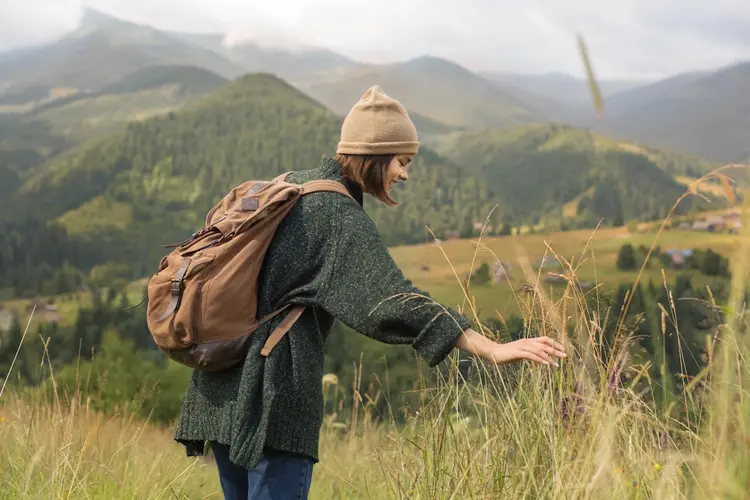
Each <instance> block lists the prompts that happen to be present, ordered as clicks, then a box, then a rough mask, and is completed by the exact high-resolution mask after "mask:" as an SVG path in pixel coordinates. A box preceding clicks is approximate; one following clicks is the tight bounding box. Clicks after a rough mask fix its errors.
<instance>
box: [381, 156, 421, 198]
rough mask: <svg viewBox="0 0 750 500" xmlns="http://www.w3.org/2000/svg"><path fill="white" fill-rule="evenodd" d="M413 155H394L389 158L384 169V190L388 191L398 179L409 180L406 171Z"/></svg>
mask: <svg viewBox="0 0 750 500" xmlns="http://www.w3.org/2000/svg"><path fill="white" fill-rule="evenodd" d="M413 158H414V155H396V156H394V157H393V160H391V163H390V165H388V169H387V170H386V171H385V180H384V182H385V186H384V187H385V192H386V193H389V192H390V191H391V188H392V187H393V186H394V184H396V183H397V182H399V181H404V182H406V181H407V180H409V174H408V173H407V172H406V170H407V168H408V167H409V164H410V163H411V160H412V159H413Z"/></svg>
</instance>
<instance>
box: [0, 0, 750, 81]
mask: <svg viewBox="0 0 750 500" xmlns="http://www.w3.org/2000/svg"><path fill="white" fill-rule="evenodd" d="M86 3H87V4H88V5H90V6H91V7H94V8H96V9H99V10H101V11H103V12H106V13H108V14H111V15H114V16H117V17H120V18H123V19H127V20H129V21H134V22H138V23H144V24H149V25H152V26H154V27H157V28H162V29H170V30H183V31H190V32H221V33H225V34H227V36H228V39H229V40H241V39H259V40H260V41H263V42H266V43H269V44H274V45H286V46H296V45H299V44H307V45H318V46H323V47H327V48H329V49H332V50H335V51H338V52H340V53H342V54H344V55H347V56H350V57H353V58H355V59H359V60H362V61H366V62H388V61H397V60H405V59H408V58H411V57H415V56H419V55H423V54H432V55H436V56H441V57H446V58H448V59H452V60H454V61H456V62H458V63H460V64H463V65H465V66H467V67H469V68H471V69H474V70H500V71H516V72H529V73H543V72H549V71H562V72H566V73H570V74H574V75H582V68H581V63H580V60H579V58H578V53H577V48H576V38H575V37H576V34H577V33H579V32H580V33H581V34H583V35H584V37H585V39H586V41H587V43H588V45H589V51H590V55H591V57H592V60H593V63H594V68H595V71H596V73H597V76H599V77H602V78H613V77H614V78H617V77H649V78H656V77H662V76H668V75H670V74H673V73H676V72H681V71H689V70H693V69H713V68H717V67H721V66H724V65H727V64H731V63H733V62H736V61H738V60H743V59H748V60H750V0H616V1H602V0H453V1H448V0H380V1H373V0H369V1H367V2H364V1H360V0H307V1H303V0H267V1H262V2H258V1H257V0H242V1H241V0H89V1H88V2H86ZM251 4H252V5H251ZM605 5H606V6H605ZM82 9H83V2H81V1H79V0H0V50H4V49H9V48H13V47H18V46H23V45H26V44H31V43H38V42H41V41H45V40H48V39H51V38H54V37H57V36H60V35H62V34H64V33H66V32H68V31H70V30H72V29H74V28H75V27H76V25H77V23H78V19H79V16H80V14H81V12H82Z"/></svg>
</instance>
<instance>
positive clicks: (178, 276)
mask: <svg viewBox="0 0 750 500" xmlns="http://www.w3.org/2000/svg"><path fill="white" fill-rule="evenodd" d="M188 267H190V258H189V257H186V258H184V259H183V260H182V265H181V266H180V268H179V269H178V270H177V272H176V273H175V275H174V278H172V281H171V283H170V285H169V295H170V298H169V305H168V306H167V310H166V311H164V314H162V315H161V316H159V318H158V319H157V320H156V323H160V322H162V321H164V320H165V319H167V318H168V317H170V316H171V315H172V313H174V312H175V311H176V310H177V308H178V307H179V306H180V299H182V280H183V279H184V278H185V273H187V270H188Z"/></svg>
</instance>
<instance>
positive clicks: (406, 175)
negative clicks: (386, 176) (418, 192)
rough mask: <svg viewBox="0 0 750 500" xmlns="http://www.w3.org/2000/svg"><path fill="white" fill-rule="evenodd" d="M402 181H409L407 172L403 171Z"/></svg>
mask: <svg viewBox="0 0 750 500" xmlns="http://www.w3.org/2000/svg"><path fill="white" fill-rule="evenodd" d="M401 180H402V181H408V180H409V174H408V173H406V170H402V171H401Z"/></svg>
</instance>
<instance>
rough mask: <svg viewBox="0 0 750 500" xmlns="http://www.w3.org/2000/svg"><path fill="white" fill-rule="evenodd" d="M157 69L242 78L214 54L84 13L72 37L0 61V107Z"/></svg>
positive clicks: (92, 88) (239, 71) (89, 88)
mask: <svg viewBox="0 0 750 500" xmlns="http://www.w3.org/2000/svg"><path fill="white" fill-rule="evenodd" d="M163 65H190V66H197V67H200V68H204V69H206V70H208V71H211V72H213V73H216V74H218V75H220V76H223V77H225V78H234V77H237V76H238V75H241V74H242V73H244V70H243V69H242V68H241V67H240V66H238V65H237V64H235V63H234V62H232V61H230V60H228V59H226V58H224V57H223V56H221V55H219V54H217V53H216V52H212V51H210V50H207V49H204V48H200V47H197V46H195V45H191V44H188V43H186V42H184V41H182V40H180V39H178V38H176V37H173V36H170V35H168V34H166V33H164V32H161V31H159V30H156V29H153V28H151V27H148V26H142V25H138V24H134V23H130V22H126V21H122V20H119V19H116V18H113V17H110V16H107V15H106V14H102V13H99V12H97V11H94V10H91V9H88V10H86V11H85V14H84V16H83V18H82V20H81V24H80V26H79V28H78V29H77V30H75V31H74V32H72V33H69V34H67V35H65V36H63V37H62V38H60V39H59V40H57V41H55V42H53V43H49V44H45V45H41V46H37V47H34V48H31V49H27V50H22V51H16V52H14V53H11V54H9V55H8V56H7V57H5V58H3V59H2V60H0V89H4V90H3V91H2V93H0V106H2V105H3V104H5V105H14V106H16V107H18V106H19V105H21V104H24V103H26V104H29V103H31V104H32V105H33V104H35V103H37V102H38V101H42V102H44V101H45V100H49V99H50V96H51V94H55V93H58V94H60V93H63V94H67V95H69V94H73V93H79V92H97V91H100V90H102V89H103V88H105V87H106V86H108V85H111V84H113V83H114V82H116V81H118V80H120V79H122V78H123V77H125V76H126V75H128V74H131V73H133V72H134V71H137V70H140V69H144V68H147V67H150V66H163ZM32 107H33V106H32ZM24 109H28V108H22V109H21V111H23V110H24ZM10 110H11V111H13V110H14V109H10ZM0 111H2V108H0ZM6 111H7V110H6Z"/></svg>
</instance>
